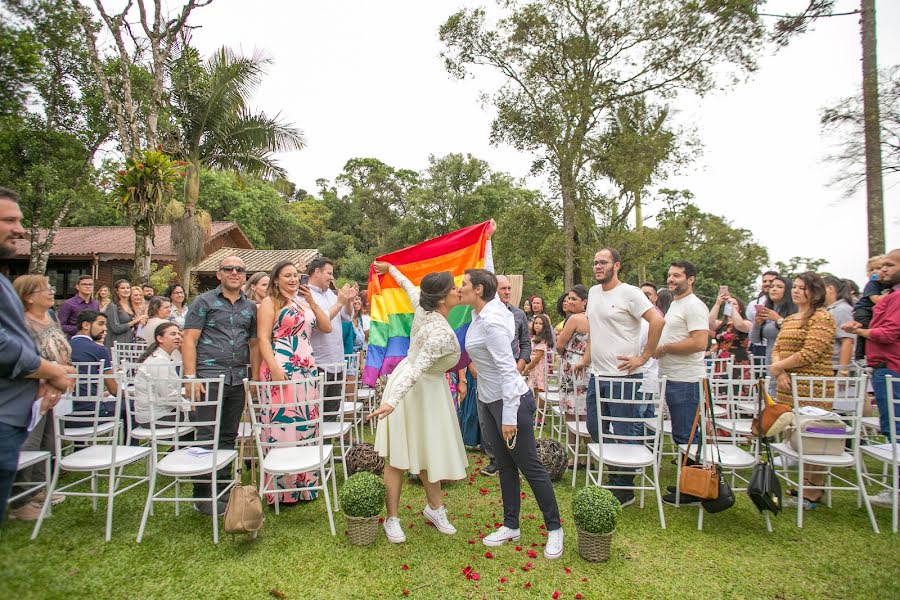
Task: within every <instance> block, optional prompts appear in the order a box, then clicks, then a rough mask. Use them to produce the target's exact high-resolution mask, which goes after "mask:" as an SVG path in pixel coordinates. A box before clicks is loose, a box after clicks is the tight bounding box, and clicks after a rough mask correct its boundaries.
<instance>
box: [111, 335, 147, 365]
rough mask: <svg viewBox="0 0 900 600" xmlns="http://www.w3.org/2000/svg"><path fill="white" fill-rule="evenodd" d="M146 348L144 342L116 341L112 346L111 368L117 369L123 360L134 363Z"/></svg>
mask: <svg viewBox="0 0 900 600" xmlns="http://www.w3.org/2000/svg"><path fill="white" fill-rule="evenodd" d="M146 349H147V343H146V342H116V343H115V344H114V345H113V348H112V361H113V368H115V369H118V368H119V365H120V364H121V363H123V362H130V363H136V362H137V361H138V359H139V358H140V357H141V354H143V353H144V350H146Z"/></svg>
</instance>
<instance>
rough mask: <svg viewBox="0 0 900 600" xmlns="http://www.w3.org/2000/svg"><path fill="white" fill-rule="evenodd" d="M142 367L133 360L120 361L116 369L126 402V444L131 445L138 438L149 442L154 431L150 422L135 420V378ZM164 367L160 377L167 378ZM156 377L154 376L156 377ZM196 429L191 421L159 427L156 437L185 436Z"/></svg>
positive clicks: (142, 441) (143, 441)
mask: <svg viewBox="0 0 900 600" xmlns="http://www.w3.org/2000/svg"><path fill="white" fill-rule="evenodd" d="M139 368H140V363H131V362H123V363H119V368H118V369H117V370H116V374H117V375H118V377H119V382H120V383H119V385H120V386H121V387H122V390H123V392H122V397H123V398H124V400H125V402H124V404H125V412H126V418H125V429H126V432H127V435H126V442H125V443H126V444H127V445H129V446H130V445H131V442H132V441H133V440H137V441H139V442H141V443H149V442H150V440H151V439H152V437H153V432H152V431H151V428H150V423H147V424H141V423H138V422H137V421H135V420H134V378H135V375H137V370H138V369H139ZM163 369H164V367H161V366H160V369H159V371H160V373H159V375H160V377H159V379H165V375H164V371H163ZM155 378H156V377H154V379H155ZM194 431H195V428H194V427H193V426H192V425H191V424H190V423H184V424H183V425H182V426H180V427H178V428H176V427H174V426H172V427H162V426H160V427H157V428H156V437H157V438H158V439H166V438H172V437H175V436H184V435H189V434H191V433H193V432H194Z"/></svg>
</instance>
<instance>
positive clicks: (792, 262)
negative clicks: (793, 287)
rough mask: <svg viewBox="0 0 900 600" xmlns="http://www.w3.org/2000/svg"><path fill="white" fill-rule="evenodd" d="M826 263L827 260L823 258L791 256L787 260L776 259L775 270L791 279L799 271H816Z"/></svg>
mask: <svg viewBox="0 0 900 600" xmlns="http://www.w3.org/2000/svg"><path fill="white" fill-rule="evenodd" d="M826 264H828V261H827V260H825V259H824V258H810V257H808V256H792V257H791V258H790V259H789V260H788V261H787V262H781V261H776V262H775V270H776V271H778V272H779V273H780V274H782V275H784V276H785V277H787V278H788V279H793V278H795V277H796V276H797V275H799V274H800V273H805V272H807V271H812V272H814V273H818V272H820V269H821V268H822V267H823V266H824V265H826Z"/></svg>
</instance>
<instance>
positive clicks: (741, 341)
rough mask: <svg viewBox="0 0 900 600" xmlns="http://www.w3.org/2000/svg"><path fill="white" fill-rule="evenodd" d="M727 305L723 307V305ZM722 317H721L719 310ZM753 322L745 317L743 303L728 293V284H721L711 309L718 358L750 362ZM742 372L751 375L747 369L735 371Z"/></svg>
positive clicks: (732, 362) (710, 317)
mask: <svg viewBox="0 0 900 600" xmlns="http://www.w3.org/2000/svg"><path fill="white" fill-rule="evenodd" d="M723 306H724V307H727V308H725V309H723V308H722V307H723ZM720 310H721V311H722V313H723V314H722V318H721V319H720V318H719V311H720ZM751 329H753V323H752V322H751V321H748V320H747V319H745V318H744V306H743V303H742V302H741V301H740V300H738V299H737V298H735V297H734V296H732V295H731V294H729V293H728V288H727V287H726V286H719V295H718V296H716V302H715V304H713V305H712V307H711V308H710V309H709V330H710V331H712V332H714V333H715V335H714V339H715V340H716V346H717V347H718V350H717V351H716V358H730V359H731V364H732V365H733V366H738V365H749V364H750V339H749V334H750V330H751ZM739 372H742V374H744V375H746V376H749V375H750V373H749V372H748V371H747V370H746V369H743V370H740V369H735V370H734V373H739Z"/></svg>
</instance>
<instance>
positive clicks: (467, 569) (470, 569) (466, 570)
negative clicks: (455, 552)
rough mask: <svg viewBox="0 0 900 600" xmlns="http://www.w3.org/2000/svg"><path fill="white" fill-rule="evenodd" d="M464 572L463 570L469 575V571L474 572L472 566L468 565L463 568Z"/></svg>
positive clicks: (464, 573)
mask: <svg viewBox="0 0 900 600" xmlns="http://www.w3.org/2000/svg"><path fill="white" fill-rule="evenodd" d="M462 572H463V575H468V574H469V573H471V572H472V567H466V568H464V569H463V571H462Z"/></svg>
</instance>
